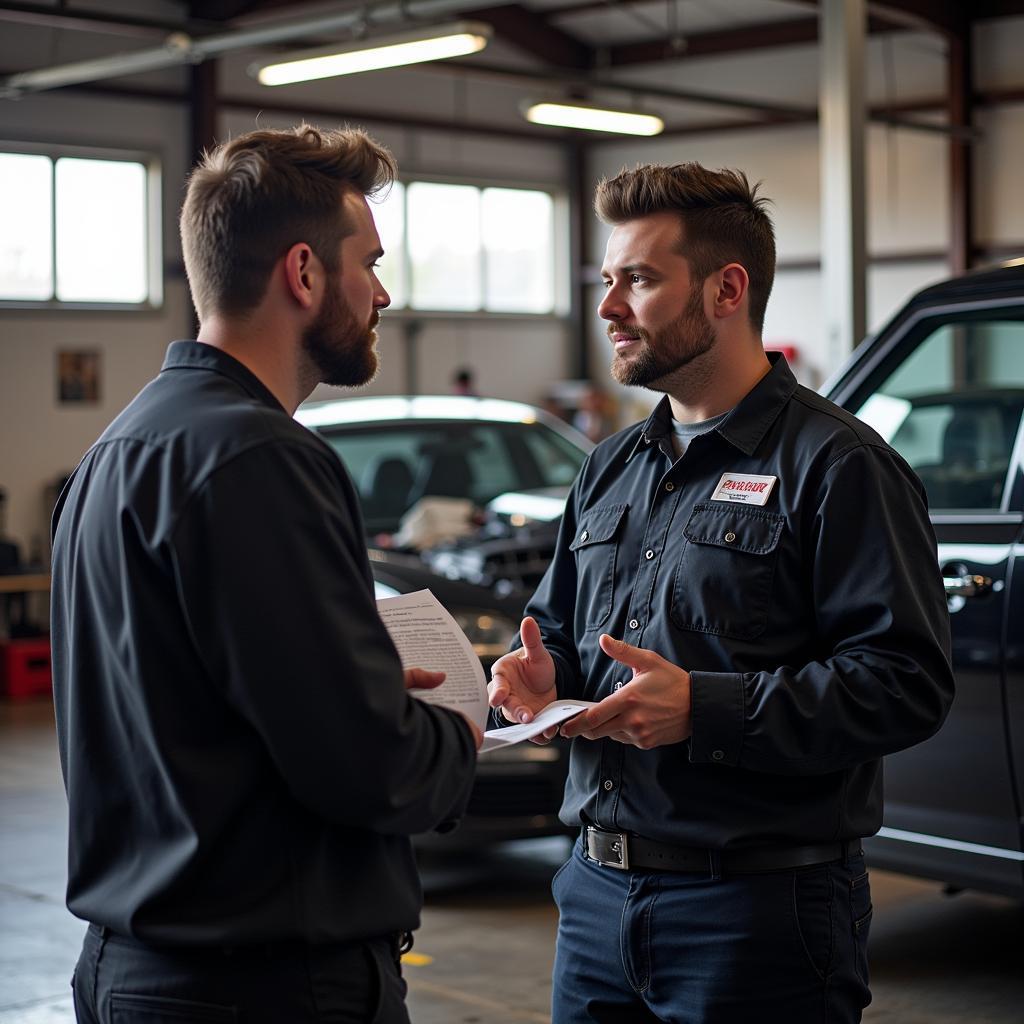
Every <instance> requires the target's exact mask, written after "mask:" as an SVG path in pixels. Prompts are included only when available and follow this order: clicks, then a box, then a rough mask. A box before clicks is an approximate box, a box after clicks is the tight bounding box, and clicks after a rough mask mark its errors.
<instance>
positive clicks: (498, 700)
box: [487, 668, 533, 722]
mask: <svg viewBox="0 0 1024 1024" xmlns="http://www.w3.org/2000/svg"><path fill="white" fill-rule="evenodd" d="M509 671H512V669H511V668H507V669H506V670H505V672H509ZM505 672H502V671H501V669H500V668H499V669H498V670H497V671H496V672H495V673H494V674H492V676H491V681H490V683H489V684H488V686H487V703H488V704H490V706H491V707H492V708H501V713H502V715H503V716H504V717H505V720H506V721H507V722H530V721H532V720H533V712H532V711H531V710H530V709H529V708H528V707H527V706H526V705H525V704H524V703H523V702H522V698H521V697H520V696H519V694H518V692H517V690H516V688H515V687H514V686H513V685H512V680H511V679H509V677H508V676H507V675H506V674H505Z"/></svg>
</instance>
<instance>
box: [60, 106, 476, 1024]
mask: <svg viewBox="0 0 1024 1024" xmlns="http://www.w3.org/2000/svg"><path fill="white" fill-rule="evenodd" d="M394 171H395V167H394V163H393V160H392V158H391V156H390V154H388V153H387V151H386V150H384V149H382V148H381V147H380V146H378V145H377V144H375V143H374V142H373V141H372V140H371V139H370V138H369V137H367V136H366V135H364V134H362V133H361V132H358V131H335V132H320V131H317V130H316V129H314V128H310V127H307V126H303V127H300V128H297V129H295V130H293V131H258V132H253V133H251V134H248V135H243V136H241V137H239V138H236V139H234V140H232V141H231V142H229V143H226V144H225V145H223V146H220V147H219V148H217V149H216V150H214V151H213V152H212V153H210V154H209V155H208V156H207V157H206V158H205V159H204V160H203V161H202V163H201V164H200V166H199V167H198V168H197V169H196V170H195V171H194V172H193V174H192V176H191V179H190V180H189V183H188V192H187V195H186V198H185V205H184V210H183V211H182V216H181V235H182V244H183V247H184V253H185V266H186V270H187V272H188V278H189V285H190V287H191V290H192V296H193V299H194V302H195V306H196V309H197V311H198V314H199V319H200V323H201V328H200V331H199V340H198V342H192V341H179V342H175V343H174V344H172V345H171V347H170V349H169V350H168V353H167V358H166V360H165V362H164V366H163V370H162V371H161V373H160V375H159V376H158V377H157V378H156V379H155V380H153V381H151V382H150V383H149V384H148V385H147V386H146V387H145V388H144V389H143V390H142V391H141V392H140V394H139V395H138V396H137V397H136V398H135V400H134V401H133V402H132V403H131V404H130V405H129V406H128V408H127V409H125V410H124V411H123V412H122V413H121V414H120V416H118V417H117V419H116V420H115V421H114V422H113V424H111V426H110V427H109V428H108V429H107V431H106V432H105V433H104V434H103V436H102V437H101V438H100V439H99V441H97V443H96V444H95V445H93V447H92V448H91V449H90V450H89V452H88V453H87V454H86V456H85V458H84V459H83V460H82V462H81V464H80V465H79V467H78V469H77V471H76V472H75V474H74V476H73V477H72V478H71V480H70V482H69V483H68V485H67V487H66V488H65V490H64V492H63V494H62V496H61V499H60V502H59V504H58V507H57V510H56V513H55V516H54V554H53V664H54V694H55V701H56V709H57V725H58V733H59V739H60V753H61V761H62V765H63V770H64V778H65V783H66V786H67V792H68V800H69V804H70V817H71V822H70V857H69V880H68V906H69V907H70V909H71V911H72V913H74V914H76V915H77V916H78V917H81V918H83V919H85V920H87V921H89V922H91V923H90V926H89V929H88V932H87V934H86V937H85V943H84V947H83V950H82V955H81V958H80V960H79V963H78V968H77V971H76V974H75V980H74V989H75V1007H76V1011H77V1013H78V1017H79V1020H81V1021H88V1022H103V1024H107V1022H110V1021H125V1022H130V1021H136V1020H138V1021H143V1020H145V1021H151V1020H170V1019H172V1018H173V1019H174V1020H204V1021H212V1020H236V1019H237V1020H244V1021H249V1022H266V1024H283V1022H289V1024H291V1022H298V1021H320V1020H344V1021H370V1020H374V1021H383V1022H388V1024H391V1022H405V1021H407V1020H408V1017H407V1013H406V1010H405V1005H404V993H405V985H404V983H403V981H402V979H401V974H400V968H399V955H400V950H401V949H402V948H403V945H404V944H405V943H406V942H407V941H408V933H409V932H410V931H411V929H414V928H415V927H417V924H418V915H419V910H420V903H421V894H420V889H419V883H418V879H417V875H416V868H415V864H414V861H413V854H412V849H411V846H410V841H409V836H410V835H411V834H413V833H416V832H422V831H425V830H428V829H431V828H434V827H436V826H438V825H442V824H443V823H446V822H450V821H452V820H453V819H455V818H456V817H458V815H459V814H460V813H461V812H462V810H463V808H464V806H465V803H466V801H467V799H468V794H469V789H470V785H471V782H472V776H473V767H474V761H475V748H476V746H477V745H478V744H479V742H480V735H479V733H478V731H477V730H476V729H475V727H473V726H471V725H470V724H468V723H467V721H466V720H465V719H463V718H462V717H461V716H460V715H458V714H455V713H452V712H450V711H446V710H443V709H441V708H439V707H432V706H428V705H426V704H424V703H421V702H419V701H417V700H414V699H412V698H411V697H410V695H409V694H408V693H407V690H406V688H407V687H415V686H430V685H436V683H437V682H438V681H440V678H441V677H440V675H439V674H437V673H425V672H423V671H421V670H419V669H411V670H409V671H407V672H406V673H405V674H404V677H403V672H402V667H401V664H400V662H399V659H398V655H397V653H396V651H395V648H394V647H393V645H392V644H391V642H390V640H389V638H388V634H387V632H386V631H385V629H384V627H383V625H382V624H381V621H380V619H379V617H378V615H377V612H376V606H375V604H374V588H373V580H372V578H371V576H370V569H369V564H368V562H367V557H366V551H365V548H364V545H363V539H362V538H363V530H362V522H361V519H360V514H359V507H358V504H357V500H356V492H355V490H354V489H353V486H352V483H351V481H350V480H349V477H348V475H347V474H346V472H345V470H344V468H343V467H342V466H341V464H340V462H339V461H338V459H337V457H336V456H335V455H334V453H333V452H332V450H331V449H330V448H329V447H328V445H326V444H325V443H324V442H323V441H321V440H319V439H318V438H317V437H316V436H314V435H313V434H312V433H311V432H309V431H307V430H306V429H305V428H303V427H301V426H299V425H298V424H297V423H296V422H295V420H293V419H292V414H293V413H294V411H295V408H296V406H298V404H299V403H300V402H301V401H302V400H303V399H304V398H306V396H307V395H308V394H309V393H310V391H311V390H312V389H313V387H314V386H315V385H316V384H317V382H319V381H325V382H327V383H330V384H345V385H356V384H363V383H365V382H366V381H368V380H370V378H371V377H372V376H373V375H374V372H375V370H376V366H377V355H376V353H375V351H374V345H375V342H376V335H375V333H374V330H373V328H374V326H375V325H376V324H377V321H378V318H379V310H380V309H382V308H383V307H385V306H387V305H388V302H389V299H388V296H387V293H386V292H385V291H384V289H383V287H382V286H381V284H380V282H379V281H378V280H377V277H376V274H375V269H374V268H375V267H376V266H377V261H378V260H379V259H380V257H381V256H382V251H381V247H380V241H379V239H378V236H377V231H376V229H375V228H374V224H373V218H372V216H371V213H370V209H369V207H368V205H367V201H366V198H365V197H366V196H367V195H372V194H373V193H375V192H377V191H378V190H379V189H381V188H382V187H385V186H386V185H388V184H389V183H390V181H391V180H392V178H393V176H394ZM403 682H404V685H403Z"/></svg>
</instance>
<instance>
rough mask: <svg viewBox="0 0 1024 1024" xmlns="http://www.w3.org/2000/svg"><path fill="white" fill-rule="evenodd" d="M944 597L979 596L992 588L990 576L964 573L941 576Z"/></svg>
mask: <svg viewBox="0 0 1024 1024" xmlns="http://www.w3.org/2000/svg"><path fill="white" fill-rule="evenodd" d="M942 585H943V586H944V587H945V588H946V597H981V596H982V595H983V594H987V593H989V592H990V591H991V590H992V577H991V576H978V575H975V574H973V573H964V574H963V575H962V576H945V575H944V576H943V577H942Z"/></svg>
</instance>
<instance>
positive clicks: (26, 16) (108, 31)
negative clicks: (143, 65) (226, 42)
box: [0, 3, 216, 39]
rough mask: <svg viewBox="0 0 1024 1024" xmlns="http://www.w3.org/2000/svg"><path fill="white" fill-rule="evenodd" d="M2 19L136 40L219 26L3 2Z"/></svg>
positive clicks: (0, 18) (206, 29)
mask: <svg viewBox="0 0 1024 1024" xmlns="http://www.w3.org/2000/svg"><path fill="white" fill-rule="evenodd" d="M0 21H6V22H11V23H17V24H22V25H37V26H39V27H40V28H58V29H67V30H70V31H76V32H96V33H98V34H100V35H114V36H127V37H130V38H134V39H159V38H161V37H163V36H166V35H168V34H169V33H171V32H189V33H191V32H198V31H203V30H205V31H209V30H211V29H212V28H214V27H216V26H214V25H211V24H210V23H209V22H203V21H189V22H181V21H169V20H166V19H160V18H144V17H138V16H135V15H125V14H109V13H106V12H104V11H92V10H89V11H87V10H82V9H79V10H71V9H68V8H67V7H53V6H49V5H47V4H31V3H0Z"/></svg>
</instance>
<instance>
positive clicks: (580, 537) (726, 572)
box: [527, 357, 953, 849]
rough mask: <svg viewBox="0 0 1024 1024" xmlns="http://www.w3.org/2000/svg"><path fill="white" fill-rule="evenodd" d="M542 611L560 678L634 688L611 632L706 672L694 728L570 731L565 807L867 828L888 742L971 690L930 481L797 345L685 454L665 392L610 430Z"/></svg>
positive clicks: (626, 820)
mask: <svg viewBox="0 0 1024 1024" xmlns="http://www.w3.org/2000/svg"><path fill="white" fill-rule="evenodd" d="M673 460H674V461H673ZM727 473H728V474H731V475H733V478H734V486H735V488H736V489H738V490H742V489H743V488H750V489H751V490H752V491H753V493H754V494H755V495H756V494H757V493H758V492H757V490H756V488H757V486H758V482H757V481H750V480H748V479H746V478H749V477H751V476H756V477H762V478H764V477H770V478H774V480H773V481H771V482H770V484H769V488H770V489H768V491H767V500H766V501H765V503H764V504H754V503H743V502H734V501H730V500H727V499H726V500H722V499H721V497H720V498H719V499H718V500H716V499H714V498H713V495H715V493H716V491H719V495H720V496H721V494H722V492H721V491H720V490H719V484H720V481H721V480H722V477H723V474H727ZM763 482H764V481H762V483H763ZM763 490H764V489H762V494H763ZM527 613H528V614H530V615H533V616H534V617H535V618H536V619H537V621H538V623H539V624H540V628H541V633H542V634H543V638H544V643H545V645H546V646H547V647H548V649H549V650H550V651H551V653H552V655H553V657H554V659H555V664H556V670H557V685H558V691H559V696H560V697H574V698H577V699H581V698H582V699H586V700H601V699H602V698H603V697H606V696H608V695H609V694H610V693H612V692H613V690H614V689H615V688H616V687H617V686H619V685H623V684H624V685H627V686H628V685H629V679H630V677H631V672H630V670H629V669H627V668H625V667H624V666H622V665H620V664H618V663H617V662H615V661H613V660H612V659H611V658H609V657H608V656H607V655H605V654H604V653H603V652H602V651H601V649H600V647H599V646H598V637H599V636H600V634H601V633H610V634H611V635H612V636H613V637H616V638H618V639H623V640H625V641H627V642H628V643H630V644H633V645H635V646H637V647H644V648H648V649H650V650H652V651H656V652H657V653H658V654H660V655H662V656H663V657H665V658H667V659H668V660H669V661H671V662H672V663H673V664H676V665H678V666H680V667H681V668H684V669H686V670H687V671H689V672H690V673H691V682H692V700H693V705H692V714H693V734H692V736H691V738H690V739H689V740H687V741H686V742H683V743H678V744H673V745H667V746H662V747H656V748H654V749H651V750H641V749H638V748H636V747H633V746H628V745H624V744H622V743H619V742H616V741H614V740H611V739H603V740H597V741H591V740H587V739H583V738H577V739H575V740H574V741H573V744H572V758H571V768H570V775H569V780H568V783H567V787H566V795H565V802H564V804H563V807H562V819H563V820H564V821H565V822H566V823H567V824H577V825H578V824H580V823H587V822H589V823H592V824H597V825H600V826H603V827H605V828H609V829H614V830H625V831H629V832H633V833H636V834H639V835H643V836H648V837H650V838H653V839H658V840H662V841H666V842H674V843H678V844H683V845H695V846H701V847H708V848H713V849H723V848H726V847H736V846H760V845H770V844H773V843H774V844H778V843H793V842H824V841H830V840H842V839H854V838H857V837H861V836H867V835H871V834H872V833H874V832H875V831H877V829H878V827H879V826H880V824H881V815H882V771H881V762H880V758H881V757H882V756H883V755H884V754H888V753H891V752H893V751H896V750H900V749H902V748H904V747H908V746H910V745H911V744H913V743H916V742H918V741H919V740H922V739H924V738H926V737H927V736H929V735H930V734H931V733H933V732H935V730H936V729H938V727H939V725H940V723H941V722H942V721H943V718H944V716H945V714H946V712H947V710H948V708H949V705H950V702H951V700H952V696H953V678H952V670H951V667H950V661H949V645H950V640H949V618H948V613H947V610H946V603H945V597H944V592H943V587H942V582H941V578H940V576H939V571H938V564H937V560H936V551H935V540H934V535H933V533H932V530H931V525H930V523H929V521H928V514H927V509H926V505H925V497H924V492H923V489H922V487H921V485H920V483H919V482H918V480H917V478H916V477H915V476H914V474H913V472H912V471H911V470H910V468H909V467H908V466H907V465H906V463H905V462H904V461H903V460H902V459H901V458H900V456H899V455H898V454H896V453H895V452H894V451H893V450H892V449H891V448H890V447H889V446H888V445H886V444H885V443H884V442H883V441H882V440H881V438H880V437H879V436H878V435H877V434H876V433H875V432H874V431H872V430H871V429H870V428H869V427H867V426H866V425H865V424H863V423H861V422H860V421H859V420H857V419H856V418H855V417H853V416H851V415H849V414H848V413H846V412H844V411H843V410H841V409H839V408H837V407H836V406H835V405H833V404H832V403H830V402H828V401H826V400H825V399H823V398H821V397H820V396H819V395H817V394H815V393H814V392H812V391H810V390H808V389H807V388H804V387H801V386H799V385H798V384H797V382H796V380H795V379H794V377H793V375H792V373H791V371H790V369H789V367H788V366H787V364H786V362H785V360H784V359H783V358H782V357H776V358H775V362H774V364H773V366H772V369H771V370H770V371H769V373H768V374H767V375H766V376H765V377H764V378H763V379H762V380H761V381H760V382H759V383H758V384H757V385H756V386H755V387H754V389H753V390H752V391H751V392H750V393H749V394H748V395H747V396H746V397H745V398H744V399H743V400H742V401H741V402H740V403H739V404H738V405H737V406H736V408H735V409H734V410H733V411H732V412H731V414H730V415H729V416H727V417H726V418H725V419H724V420H723V421H722V422H721V423H720V424H718V426H717V427H716V428H715V429H713V430H711V431H709V432H708V433H706V434H702V435H700V436H698V437H695V438H694V439H693V441H692V442H691V443H690V445H689V447H688V448H687V450H686V452H685V454H684V455H683V456H682V457H681V458H679V459H678V460H675V456H674V452H673V449H672V446H671V409H670V406H669V402H668V399H667V398H665V399H664V400H663V401H662V402H661V403H660V405H659V406H658V407H657V408H656V409H655V411H654V412H653V414H652V415H651V417H650V418H649V419H648V420H647V422H646V423H644V424H642V425H637V426H634V427H632V428H630V429H627V430H625V431H623V432H621V433H619V434H617V435H616V436H614V437H612V438H610V439H609V440H607V441H605V442H604V443H602V444H601V445H599V446H598V448H597V449H596V450H595V451H594V452H593V453H592V455H591V456H590V458H589V459H588V461H587V463H586V464H585V465H584V467H583V469H582V470H581V472H580V475H579V477H578V479H577V480H576V483H575V484H574V486H573V489H572V492H571V494H570V497H569V501H568V504H567V506H566V510H565V516H564V518H563V520H562V525H561V531H560V534H559V539H558V544H557V548H556V552H555V557H554V561H553V562H552V564H551V567H550V569H549V570H548V573H547V575H546V576H545V577H544V579H543V581H542V582H541V585H540V587H539V589H538V591H537V593H536V595H535V596H534V597H533V599H532V600H531V602H530V604H529V606H528V608H527Z"/></svg>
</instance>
